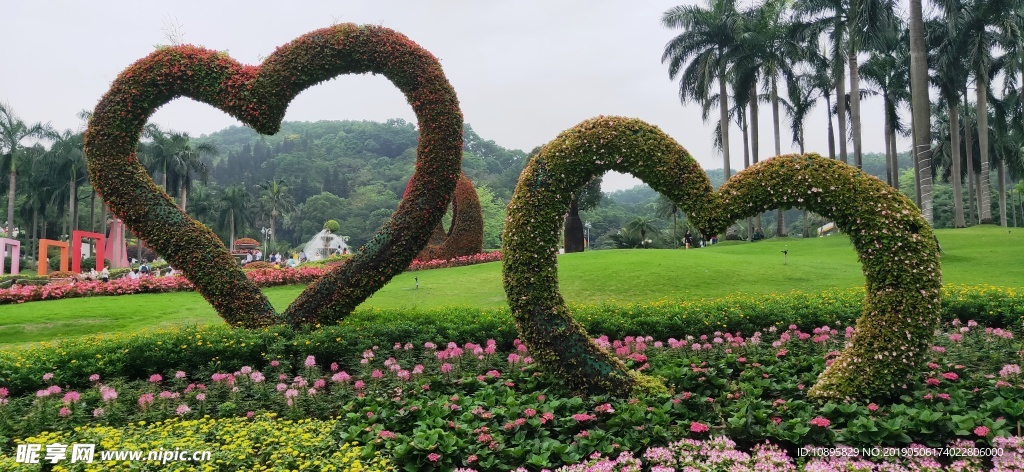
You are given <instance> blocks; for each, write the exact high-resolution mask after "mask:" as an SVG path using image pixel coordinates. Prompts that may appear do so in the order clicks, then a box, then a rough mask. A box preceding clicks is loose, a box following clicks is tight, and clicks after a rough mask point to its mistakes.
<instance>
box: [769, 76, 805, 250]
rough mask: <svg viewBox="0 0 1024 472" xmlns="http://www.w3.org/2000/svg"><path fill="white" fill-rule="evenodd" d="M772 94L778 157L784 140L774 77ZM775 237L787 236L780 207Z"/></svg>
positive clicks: (777, 91)
mask: <svg viewBox="0 0 1024 472" xmlns="http://www.w3.org/2000/svg"><path fill="white" fill-rule="evenodd" d="M771 94H772V125H773V126H774V127H775V155H776V156H778V155H781V154H782V138H781V137H780V135H779V87H778V84H777V83H776V82H775V77H772V91H771ZM801 154H803V152H801ZM775 236H776V237H780V238H781V237H784V236H786V214H785V213H783V212H782V207H779V209H778V210H776V213H775Z"/></svg>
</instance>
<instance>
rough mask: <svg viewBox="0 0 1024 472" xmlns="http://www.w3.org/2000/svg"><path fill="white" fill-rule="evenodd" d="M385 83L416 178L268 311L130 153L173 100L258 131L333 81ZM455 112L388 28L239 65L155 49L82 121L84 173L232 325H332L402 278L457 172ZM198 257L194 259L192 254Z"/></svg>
mask: <svg viewBox="0 0 1024 472" xmlns="http://www.w3.org/2000/svg"><path fill="white" fill-rule="evenodd" d="M358 73H375V74H382V75H384V76H385V77H387V78H388V79H389V80H390V81H391V82H392V83H393V84H394V85H395V86H396V87H397V88H398V89H399V91H401V92H402V93H403V94H404V95H405V96H406V98H407V99H408V101H409V104H410V105H411V106H412V108H413V111H414V113H415V114H416V118H417V120H418V122H419V130H420V139H419V146H418V149H417V162H416V173H415V178H414V179H413V180H412V181H411V182H410V185H409V189H408V192H407V193H406V196H405V198H403V200H402V202H401V203H400V204H399V207H398V210H397V211H396V212H395V214H394V215H392V218H391V219H390V220H389V221H388V222H387V223H385V225H384V226H383V227H382V228H381V230H380V232H379V233H378V234H377V235H376V236H375V237H374V238H373V239H371V240H370V242H368V243H367V244H366V245H365V246H364V247H363V249H362V250H361V251H360V253H359V254H357V255H355V256H354V257H353V259H352V260H351V261H350V262H349V263H347V264H345V265H344V266H343V267H340V268H338V269H337V270H334V271H331V272H328V273H326V274H324V276H323V277H321V278H320V279H318V280H317V281H315V282H314V283H313V284H311V286H310V287H308V288H307V290H306V291H305V292H303V293H302V294H301V295H300V296H299V297H298V298H297V299H296V300H295V301H294V302H293V303H292V304H291V305H290V306H289V307H288V309H287V310H286V312H285V313H282V314H278V313H277V312H276V311H275V310H274V307H273V306H272V305H271V304H270V302H269V301H268V300H267V298H266V297H265V296H264V295H263V294H262V293H261V292H260V291H259V290H257V287H256V286H255V285H254V284H253V283H252V282H250V280H249V279H248V278H247V277H246V275H245V273H244V272H243V271H242V270H240V269H239V268H238V267H237V262H236V260H235V259H234V258H233V257H232V256H231V254H230V253H229V252H228V250H227V249H226V248H225V247H224V245H223V244H222V243H221V241H220V240H219V239H218V238H217V236H216V235H215V234H213V232H212V231H211V230H210V229H209V228H206V227H205V226H204V225H202V224H200V223H199V222H197V221H195V220H193V219H192V218H190V217H188V215H186V214H185V213H183V212H182V211H181V210H180V209H179V208H177V206H176V205H175V204H174V202H173V201H172V200H171V199H170V198H169V197H168V196H167V194H166V193H165V192H163V191H162V190H160V189H159V187H157V186H156V184H155V183H154V182H153V179H152V178H150V177H149V175H148V174H147V173H146V171H145V169H144V168H143V167H142V165H140V164H139V162H138V160H137V159H136V158H135V152H136V148H137V147H138V146H137V145H138V138H139V136H140V134H141V133H142V130H143V127H144V126H145V124H146V121H147V120H148V119H149V117H150V115H151V114H152V113H153V112H154V111H155V110H156V109H157V108H159V107H160V106H162V105H164V104H166V103H167V102H169V101H171V100H173V99H175V98H178V97H190V98H193V99H195V100H198V101H201V102H204V103H207V104H210V105H212V106H214V107H216V108H218V109H220V110H222V111H224V112H226V113H228V114H230V115H232V116H234V117H236V118H238V119H239V120H241V121H242V122H243V123H245V124H247V125H249V126H251V127H252V128H254V129H255V130H257V131H259V132H261V133H264V134H273V133H275V132H277V131H278V129H279V127H280V123H281V119H282V118H283V117H284V114H285V110H286V109H287V106H288V103H289V102H290V101H291V100H292V99H293V98H294V97H295V96H296V95H298V94H299V93H300V92H302V91H303V90H305V89H307V88H309V87H312V86H314V85H316V84H319V83H321V82H323V81H326V80H330V79H332V78H334V77H337V76H339V75H342V74H358ZM461 150H462V112H461V111H460V109H459V105H458V99H457V98H456V96H455V91H454V89H452V87H451V84H450V83H449V82H448V79H447V78H446V77H445V75H444V72H443V70H442V69H441V66H440V63H439V62H438V60H437V58H435V57H434V56H433V55H431V54H430V53H429V52H428V51H426V50H424V49H423V48H422V47H420V46H419V45H417V44H416V43H414V42H412V41H411V40H410V39H409V38H407V37H405V36H403V35H402V34H400V33H397V32H395V31H393V30H390V29H387V28H384V27H381V26H371V25H362V26H360V25H355V24H351V23H348V24H339V25H334V26H331V27H328V28H323V29H320V30H316V31H312V32H310V33H308V34H305V35H303V36H301V37H299V38H297V39H295V40H294V41H292V42H290V43H288V44H286V45H284V46H281V47H279V48H277V50H275V51H274V52H273V53H272V54H271V55H270V56H269V57H267V59H266V60H265V61H263V63H262V64H260V65H257V66H247V65H242V64H240V63H238V62H237V61H235V60H233V59H231V58H230V56H228V55H227V54H226V53H224V52H218V51H213V50H209V49H205V48H201V47H197V46H193V45H178V46H172V47H166V48H160V49H158V50H157V51H155V52H153V53H152V54H150V55H149V56H147V57H145V58H143V59H140V60H139V61H137V62H135V63H134V64H132V65H131V66H130V67H129V68H128V69H126V70H124V71H123V72H121V74H120V75H118V77H117V78H116V79H115V80H114V83H113V84H112V85H111V88H110V90H109V91H108V92H107V93H106V94H105V95H104V96H103V98H102V99H101V100H100V103H99V104H98V105H97V106H96V109H95V111H94V113H93V115H92V118H91V119H90V120H89V128H88V130H87V131H86V134H85V146H84V151H85V155H86V158H87V160H88V163H89V177H90V181H91V182H92V183H93V185H95V186H96V189H97V191H98V192H99V193H101V194H102V195H103V198H104V200H105V202H106V203H107V204H108V205H109V207H110V209H111V211H112V212H113V213H115V214H116V215H118V217H120V218H121V219H122V220H123V221H124V223H125V226H127V227H128V228H130V229H131V230H132V232H133V233H136V234H137V235H139V237H140V238H141V239H142V240H143V241H144V242H145V244H146V245H147V246H149V247H151V248H153V249H154V250H156V252H157V253H158V254H160V255H161V256H162V257H164V258H165V259H167V260H168V261H170V263H171V264H172V265H173V266H174V267H175V268H176V269H178V270H180V271H182V273H183V274H184V275H185V276H186V277H187V278H188V279H189V280H190V281H191V282H192V284H193V285H194V286H195V287H196V290H197V291H198V292H200V293H201V294H202V295H203V297H204V298H206V299H207V300H208V301H209V302H210V304H211V305H213V307H214V309H215V310H216V311H217V312H218V313H219V314H220V315H221V316H222V317H223V318H224V319H225V320H226V321H227V322H228V323H229V324H231V325H233V326H246V327H260V326H268V325H276V324H285V323H287V324H290V325H292V326H302V325H311V324H315V323H318V322H323V321H329V322H335V321H337V320H338V319H340V318H343V317H344V316H346V315H348V314H349V313H350V312H351V311H352V310H353V309H355V307H356V306H357V305H359V303H361V302H362V301H363V300H365V299H366V298H367V297H369V296H370V295H372V294H373V293H374V292H376V291H377V290H378V289H380V287H382V286H384V284H386V283H387V281H388V280H389V279H390V278H391V277H393V276H394V275H395V274H398V273H401V272H402V271H403V270H405V269H406V267H408V265H409V263H410V262H412V260H413V258H415V256H416V254H417V253H419V251H420V249H422V248H423V246H425V245H426V243H427V240H428V239H429V237H430V233H431V231H432V230H433V228H434V226H436V225H437V224H438V223H439V222H440V221H441V219H442V217H443V216H444V213H445V210H446V209H447V207H448V203H449V202H450V200H451V195H452V192H453V191H454V190H455V184H456V182H457V180H458V176H459V172H460V170H459V168H460V162H461V158H462V152H461ZM197 255H201V256H202V257H196V256H197Z"/></svg>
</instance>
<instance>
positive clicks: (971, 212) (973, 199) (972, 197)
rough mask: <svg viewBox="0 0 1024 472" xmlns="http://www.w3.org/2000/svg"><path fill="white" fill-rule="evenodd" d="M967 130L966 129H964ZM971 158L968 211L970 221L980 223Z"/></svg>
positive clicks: (968, 173)
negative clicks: (976, 211)
mask: <svg viewBox="0 0 1024 472" xmlns="http://www.w3.org/2000/svg"><path fill="white" fill-rule="evenodd" d="M964 131H965V132H966V129H965V130H964ZM972 169H973V167H972V164H971V158H970V157H968V158H967V211H968V215H967V217H968V221H970V223H971V225H972V226H973V225H976V224H978V220H977V215H975V214H974V213H975V211H974V209H975V208H977V205H976V204H975V202H976V201H977V200H978V199H977V197H976V196H975V193H976V191H975V190H974V171H973V170H972Z"/></svg>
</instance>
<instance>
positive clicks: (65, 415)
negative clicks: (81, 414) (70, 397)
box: [59, 406, 71, 417]
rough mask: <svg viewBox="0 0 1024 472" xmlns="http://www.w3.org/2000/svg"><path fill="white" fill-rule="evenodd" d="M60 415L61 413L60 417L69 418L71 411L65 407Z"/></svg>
mask: <svg viewBox="0 0 1024 472" xmlns="http://www.w3.org/2000/svg"><path fill="white" fill-rule="evenodd" d="M59 413H60V416H62V417H68V416H71V409H70V408H68V407H66V406H65V407H62V408H61V409H60V412H59Z"/></svg>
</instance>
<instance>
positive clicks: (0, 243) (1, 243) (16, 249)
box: [0, 238, 21, 275]
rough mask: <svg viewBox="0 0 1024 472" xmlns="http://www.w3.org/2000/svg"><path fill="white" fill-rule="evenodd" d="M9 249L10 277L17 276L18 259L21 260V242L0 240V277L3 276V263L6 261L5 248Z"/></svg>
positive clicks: (8, 239)
mask: <svg viewBox="0 0 1024 472" xmlns="http://www.w3.org/2000/svg"><path fill="white" fill-rule="evenodd" d="M8 247H10V248H11V252H10V254H11V275H18V269H19V267H18V259H21V241H18V240H17V239H10V238H0V275H4V263H3V261H4V260H6V259H7V248H8Z"/></svg>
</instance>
